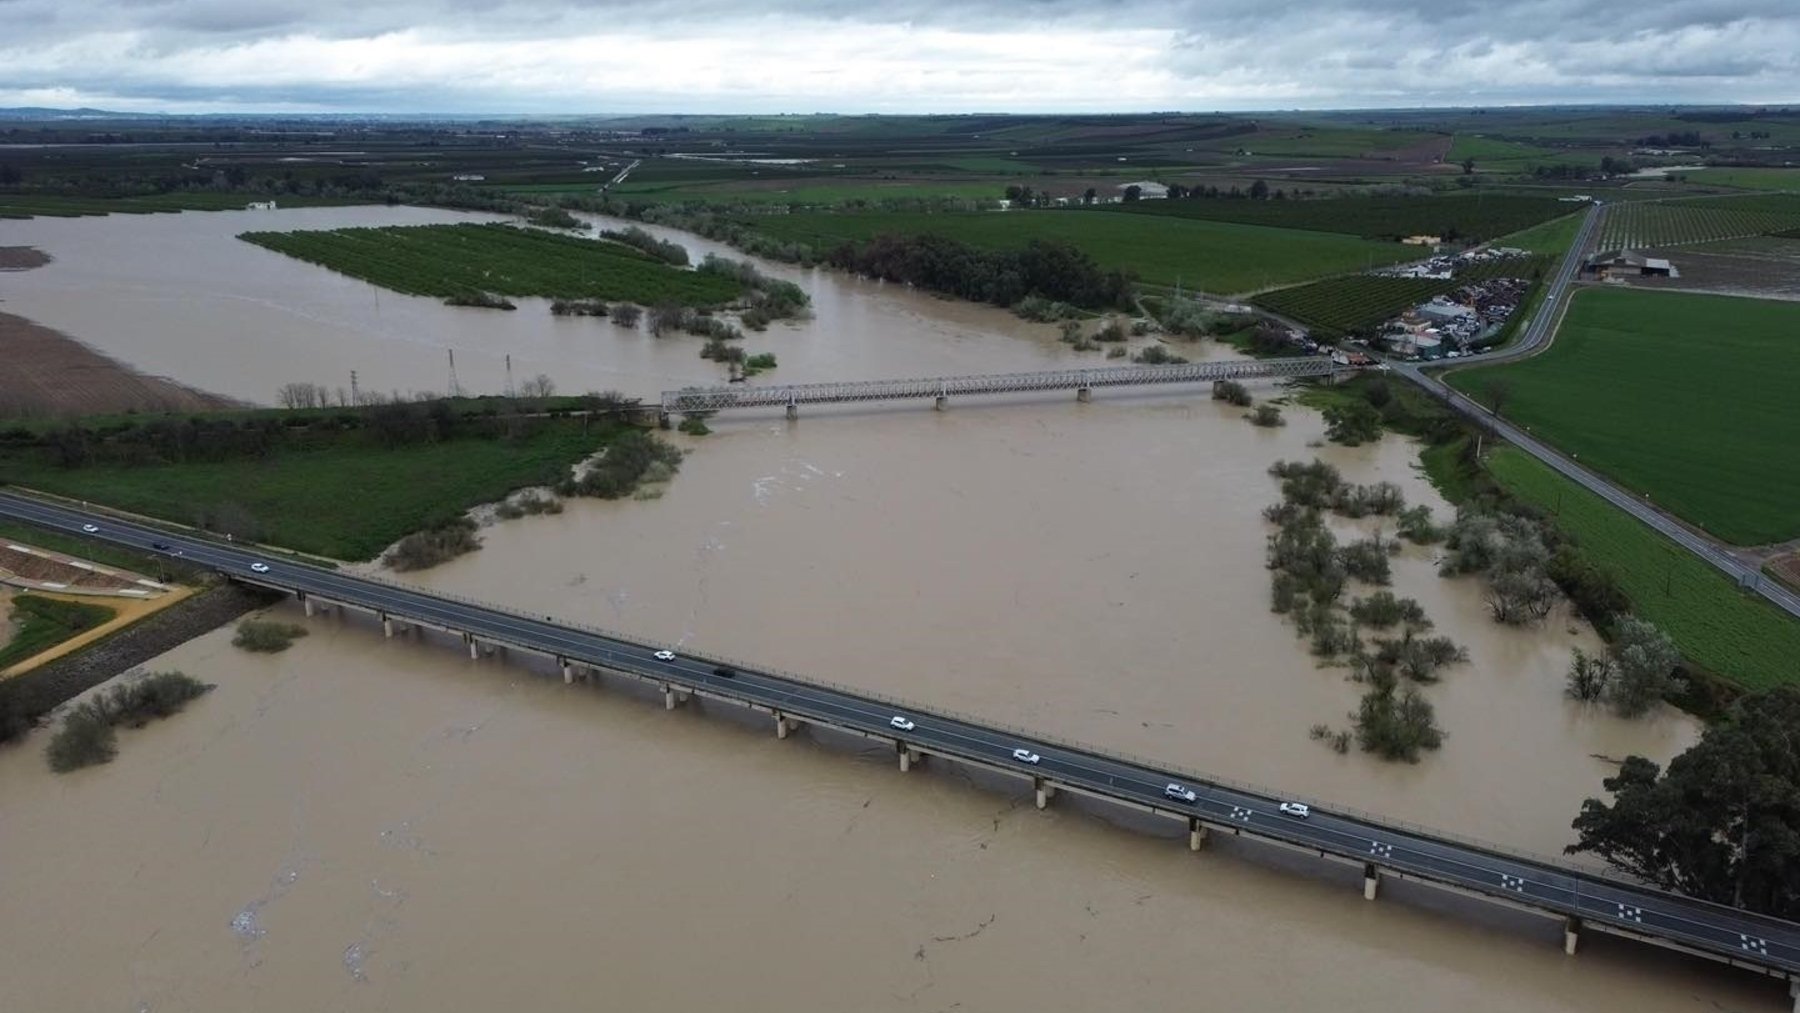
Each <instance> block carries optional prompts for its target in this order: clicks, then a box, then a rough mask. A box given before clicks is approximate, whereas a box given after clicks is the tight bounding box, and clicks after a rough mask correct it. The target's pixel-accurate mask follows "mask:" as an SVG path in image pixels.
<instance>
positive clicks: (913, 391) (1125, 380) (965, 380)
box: [661, 355, 1350, 425]
mask: <svg viewBox="0 0 1800 1013" xmlns="http://www.w3.org/2000/svg"><path fill="white" fill-rule="evenodd" d="M1349 368H1350V367H1348V366H1344V365H1340V364H1338V363H1334V362H1332V361H1331V359H1330V358H1329V357H1327V356H1323V355H1315V356H1307V357H1304V358H1289V359H1233V360H1230V361H1222V362H1192V363H1182V364H1180V365H1175V366H1102V367H1097V368H1093V369H1054V370H1047V371H1043V372H1036V373H988V374H984V375H977V376H937V377H925V378H920V379H913V380H852V381H848V382H844V383H803V384H789V385H786V386H775V387H754V386H747V385H744V384H737V385H733V386H727V387H684V388H682V389H681V390H666V391H663V395H662V415H661V420H662V422H663V423H664V424H665V425H666V424H667V423H668V420H669V416H671V415H680V414H684V413H687V412H721V411H731V410H734V409H741V408H779V407H785V408H786V409H787V417H788V418H790V419H791V418H797V417H799V414H800V406H801V405H803V404H848V403H850V402H853V401H905V400H924V399H929V400H931V401H932V402H934V404H935V406H936V407H938V408H943V407H946V406H947V405H948V404H949V403H950V398H952V397H962V396H970V395H976V394H1020V393H1026V392H1030V391H1041V390H1072V391H1074V392H1075V396H1076V398H1078V399H1079V400H1082V401H1086V400H1088V398H1089V397H1090V396H1091V395H1092V394H1093V391H1094V388H1096V387H1144V386H1149V385H1152V384H1161V383H1207V382H1214V383H1216V382H1218V381H1220V380H1263V379H1285V378H1288V377H1298V376H1330V375H1331V374H1332V373H1334V372H1337V371H1339V370H1347V369H1349Z"/></svg>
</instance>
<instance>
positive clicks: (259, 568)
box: [250, 563, 269, 573]
mask: <svg viewBox="0 0 1800 1013" xmlns="http://www.w3.org/2000/svg"><path fill="white" fill-rule="evenodd" d="M250 569H252V570H255V571H256V572H257V573H268V572H269V564H267V563H251V564H250Z"/></svg>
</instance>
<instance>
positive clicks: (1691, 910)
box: [0, 492, 1800, 974]
mask: <svg viewBox="0 0 1800 1013" xmlns="http://www.w3.org/2000/svg"><path fill="white" fill-rule="evenodd" d="M0 516H7V517H12V518H15V519H18V520H22V521H28V522H30V523H33V524H38V525H41V526H43V527H45V528H49V529H52V530H56V531H61V532H67V533H83V527H84V525H92V526H94V527H96V528H97V529H98V530H97V531H94V532H86V534H87V535H88V536H89V537H92V538H95V539H98V540H103V541H107V542H112V543H115V544H119V545H125V546H130V547H132V548H136V549H140V550H146V551H154V550H151V545H152V543H153V542H160V543H163V544H165V545H167V546H168V547H169V548H168V549H167V550H164V551H167V552H169V553H174V552H179V553H180V554H181V556H182V557H183V558H184V559H185V560H187V561H188V562H189V563H193V564H199V565H202V566H207V567H211V568H213V569H216V570H218V571H220V572H222V573H225V574H227V575H230V576H232V577H236V578H239V579H243V580H249V581H253V582H256V583H261V584H266V585H268V586H271V587H276V588H280V589H283V590H287V591H290V592H303V593H306V594H310V595H315V596H318V597H320V598H325V599H330V600H333V601H339V602H344V603H347V604H354V605H357V606H361V607H364V608H368V609H373V610H379V611H385V612H388V613H391V614H392V615H393V616H394V617H395V618H397V619H402V620H407V619H411V620H418V621H421V622H425V623H428V624H434V625H439V626H445V627H450V628H452V629H455V630H459V631H463V632H467V633H472V634H474V635H475V636H477V637H478V638H480V639H482V640H483V641H485V642H489V643H499V644H506V645H510V646H516V647H521V648H526V649H530V650H536V651H540V652H543V653H545V654H550V655H556V656H560V657H565V658H569V659H571V660H572V661H575V662H576V663H585V664H591V665H600V666H605V667H607V668H612V669H617V670H621V671H625V672H629V673H634V674H637V675H640V676H643V677H645V678H648V679H651V680H656V681H661V682H665V683H668V684H671V685H674V686H678V687H683V688H688V689H697V690H703V691H705V692H708V693H710V694H713V695H716V696H721V697H725V698H727V699H731V700H734V701H738V702H742V703H750V704H755V705H758V706H761V707H764V708H768V709H771V710H776V711H780V712H782V713H785V714H789V715H792V716H794V717H797V718H800V719H801V720H807V719H811V720H813V721H815V722H819V723H825V724H831V725H835V726H838V727H840V728H844V729H848V730H851V731H854V732H859V733H862V734H864V735H868V736H872V737H875V738H877V739H890V740H895V741H897V742H904V743H905V744H906V745H907V746H910V747H913V748H917V749H921V750H923V751H925V752H927V753H931V754H936V755H942V756H949V757H954V758H959V759H963V760H967V761H971V762H974V763H978V764H981V765H984V766H987V767H989V768H993V769H998V770H1002V771H1008V772H1012V773H1016V774H1019V775H1022V776H1026V777H1044V778H1047V779H1048V780H1050V781H1051V782H1053V783H1055V784H1058V785H1060V786H1065V787H1070V788H1076V789H1083V790H1086V791H1088V792H1092V793H1094V794H1097V795H1101V796H1104V797H1107V798H1111V799H1115V800H1119V801H1122V802H1125V803H1128V804H1132V805H1136V806H1138V807H1141V808H1146V809H1151V810H1154V811H1157V812H1162V813H1166V814H1170V815H1173V816H1178V817H1187V818H1198V819H1201V820H1203V821H1204V822H1206V823H1208V824H1211V825H1213V826H1215V827H1220V828H1225V829H1229V830H1231V831H1234V832H1237V833H1241V834H1249V835H1252V836H1257V837H1261V838H1265V839H1270V840H1274V841H1278V842H1281V843H1283V844H1287V845H1291V846H1295V847H1299V848H1301V849H1304V850H1308V851H1315V852H1318V853H1320V854H1327V855H1333V856H1337V857H1339V858H1344V859H1349V860H1351V861H1355V862H1365V863H1370V864H1373V865H1375V866H1378V867H1381V868H1383V869H1385V870H1389V871H1390V872H1397V873H1400V874H1403V875H1405V876H1408V877H1411V878H1420V879H1426V880H1431V881H1436V882H1440V883H1447V884H1451V885H1454V886H1458V887H1462V888H1465V889H1467V890H1471V891H1475V892H1477V893H1481V894H1485V895H1488V896H1492V897H1496V898H1501V899H1504V900H1508V901H1511V902H1514V903H1517V904H1523V905H1526V906H1530V907H1534V908H1538V909H1542V910H1546V911H1549V912H1553V913H1557V914H1563V915H1575V916H1578V917H1580V918H1581V919H1583V920H1584V921H1585V922H1587V923H1590V924H1594V923H1598V924H1603V925H1607V926H1612V927H1614V928H1618V929H1623V930H1627V931H1630V932H1633V933H1638V934H1641V935H1643V936H1646V937H1649V938H1653V939H1661V940H1665V941H1670V942H1674V943H1678V944H1681V945H1684V946H1688V947H1691V948H1694V949H1697V950H1701V951H1703V952H1706V953H1710V954H1714V955H1717V956H1721V957H1724V958H1726V959H1729V960H1732V961H1735V962H1741V963H1744V964H1748V965H1751V966H1754V967H1758V968H1762V969H1765V970H1773V971H1775V972H1777V973H1781V974H1787V973H1789V972H1792V973H1794V974H1800V925H1796V924H1794V923H1791V922H1785V921H1781V920H1779V919H1773V918H1766V917H1762V916H1758V915H1753V914H1750V913H1747V912H1743V911H1738V910H1735V909H1733V908H1728V907H1723V906H1720V905H1715V904H1709V903H1705V902H1703V901H1697V900H1692V899H1689V898H1685V897H1681V896H1678V895H1674V894H1670V893H1666V892H1663V891H1660V890H1656V889H1652V888H1648V887H1640V886H1634V885H1629V884H1626V883H1623V882H1620V881H1618V880H1614V879H1610V878H1606V877H1601V876H1596V875H1592V874H1589V873H1585V872H1581V871H1579V870H1576V869H1573V868H1571V867H1568V866H1564V865H1559V864H1555V863H1552V862H1547V861H1534V860H1531V859H1527V858H1523V857H1519V856H1515V855H1511V854H1507V853H1504V852H1501V851H1498V850H1494V849H1489V848H1484V847H1482V846H1480V845H1477V844H1472V843H1466V842H1461V841H1456V840H1452V839H1449V838H1447V837H1442V836H1437V835H1435V834H1433V833H1432V832H1430V831H1424V830H1416V829H1413V828H1403V827H1399V826H1395V825H1391V824H1386V823H1383V822H1382V821H1380V820H1379V819H1375V818H1365V817H1360V816H1353V815H1349V814H1343V813H1333V812H1332V811H1330V808H1329V807H1327V806H1321V805H1318V804H1315V805H1314V806H1313V815H1312V816H1311V817H1310V818H1307V819H1296V818H1293V817H1289V816H1285V815H1283V814H1281V812H1280V810H1279V805H1280V803H1281V801H1282V799H1281V798H1279V797H1277V796H1274V795H1272V794H1267V793H1263V792H1259V791H1256V790H1252V789H1248V788H1243V787H1237V786H1229V785H1226V784H1223V783H1217V782H1213V781H1209V780H1206V779H1204V778H1201V777H1198V776H1196V775H1193V774H1188V773H1179V772H1172V771H1170V770H1168V769H1165V768H1158V767H1155V766H1151V765H1148V764H1146V763H1144V762H1142V761H1134V760H1127V759H1123V758H1120V757H1114V756H1107V755H1105V754H1102V753H1098V752H1095V751H1092V750H1088V749H1084V748H1081V747H1077V746H1074V745H1072V744H1069V743H1063V742H1058V741H1054V740H1050V739H1046V738H1042V737H1039V736H1034V735H1031V734H1029V733H1025V732H1017V731H1012V730H1008V729H1004V728H999V727H995V726H992V725H988V724H983V723H979V722H976V721H972V720H968V719H961V718H955V717H951V716H949V715H946V714H940V713H936V712H933V711H930V710H928V709H925V708H919V707H912V706H908V705H904V704H900V703H896V702H891V701H887V700H883V699H880V698H877V697H875V696H872V695H869V694H866V693H859V692H855V691H851V690H847V689H842V688H836V687H831V686H825V685H820V684H818V683H813V682H810V681H805V680H801V679H799V678H797V677H794V676H791V675H783V674H777V673H774V672H767V671H758V670H756V669H753V668H748V667H745V666H743V665H741V664H738V663H736V662H725V664H729V665H730V666H731V667H732V669H733V670H734V671H735V673H736V674H735V675H733V676H730V677H727V676H721V675H719V674H716V672H715V667H716V666H717V665H719V664H721V662H720V661H718V660H715V659H707V658H700V657H695V656H683V655H678V656H677V657H676V658H675V660H674V661H670V662H663V661H659V660H657V659H656V657H655V652H656V651H658V650H660V649H663V648H664V647H665V646H666V645H659V644H654V643H645V642H639V641H632V640H626V639H623V638H620V637H618V636H614V635H611V634H607V633H603V632H600V631H597V630H589V629H584V628H580V627H572V626H569V625H566V624H561V623H557V622H554V621H552V620H550V619H549V618H548V617H545V618H541V619H540V618H538V617H535V616H527V615H522V614H519V613H516V612H512V611H509V610H505V609H502V608H497V607H494V606H491V605H484V604H480V603H476V602H469V601H462V600H458V599H455V598H450V597H445V596H441V595H434V594H427V593H425V592H422V591H418V590H413V589H410V588H405V587H400V586H396V585H391V584H387V583H384V582H381V581H376V580H370V579H365V578H362V577H356V576H351V575H348V574H344V573H339V572H336V571H332V570H326V569H321V568H318V567H314V566H309V565H305V564H302V563H297V562H294V561H292V560H289V559H287V558H285V557H280V556H272V555H268V554H264V553H259V552H256V551H254V550H250V549H245V548H241V547H238V546H233V545H229V544H222V543H219V542H215V541H212V540H210V539H207V538H200V537H195V536H192V535H189V534H181V533H174V532H171V531H165V530H161V529H157V528H151V527H147V526H144V525H141V524H135V523H129V522H125V521H121V520H118V519H115V518H112V517H108V516H102V515H99V514H94V513H87V512H83V511H80V510H75V509H71V508H69V507H65V506H60V505H53V504H49V503H44V502H40V501H37V500H33V499H28V498H24V497H20V496H17V495H14V494H11V493H3V492H0ZM253 563H262V564H263V565H265V566H267V567H268V568H269V569H268V572H266V573H258V572H255V571H254V570H252V568H251V566H252V564H253ZM895 717H903V718H905V719H906V720H909V721H911V722H912V723H913V726H914V727H913V728H912V729H910V730H907V731H900V730H896V729H895V728H894V727H893V726H892V725H891V723H890V722H891V721H892V719H894V718H895ZM1020 748H1023V749H1027V750H1029V751H1031V752H1033V753H1036V754H1037V755H1038V756H1039V757H1040V759H1039V762H1037V763H1035V764H1032V763H1026V762H1023V761H1020V760H1017V759H1014V757H1013V750H1015V749H1020ZM1172 783H1173V784H1180V785H1183V786H1185V787H1187V788H1191V789H1192V790H1193V791H1194V792H1195V794H1196V799H1195V801H1193V802H1192V803H1189V802H1186V801H1182V800H1177V799H1171V798H1169V797H1168V796H1167V795H1166V794H1165V789H1166V787H1167V786H1169V785H1171V784H1172ZM1520 790H1521V791H1528V790H1530V786H1529V785H1521V786H1520Z"/></svg>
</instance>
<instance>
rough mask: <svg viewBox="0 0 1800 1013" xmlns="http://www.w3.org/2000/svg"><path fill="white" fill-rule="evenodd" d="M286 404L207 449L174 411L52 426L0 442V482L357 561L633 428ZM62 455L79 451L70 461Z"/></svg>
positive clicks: (560, 471) (553, 477) (240, 424)
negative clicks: (297, 408) (99, 427)
mask: <svg viewBox="0 0 1800 1013" xmlns="http://www.w3.org/2000/svg"><path fill="white" fill-rule="evenodd" d="M292 414H293V415H296V416H300V417H302V418H300V419H296V420H295V421H301V422H302V424H299V425H288V424H287V422H288V420H287V418H286V417H287V416H289V415H290V413H286V412H281V411H267V412H260V413H252V414H251V416H249V417H248V418H243V417H242V416H241V413H240V417H239V420H238V421H223V420H222V421H220V422H219V423H218V424H217V425H216V426H212V427H204V426H203V427H199V428H200V431H201V432H202V433H203V434H205V435H203V436H202V437H201V438H202V439H205V440H207V441H208V442H209V443H211V444H212V445H213V446H214V447H215V448H217V449H213V450H211V451H204V450H199V449H194V446H193V444H192V443H191V442H190V441H189V437H186V436H183V435H182V433H183V431H184V427H183V426H182V425H181V424H173V425H174V429H173V430H172V432H165V431H163V430H153V429H152V426H153V425H154V423H145V424H142V425H140V426H139V427H136V428H133V429H127V430H125V431H122V432H120V431H90V430H76V431H74V432H71V431H70V430H59V431H57V432H55V433H52V434H48V435H46V436H44V437H43V438H42V439H41V440H38V441H36V442H32V443H27V444H5V445H0V481H7V482H12V483H16V484H19V485H23V486H28V487H32V488H38V489H42V490H44V491H46V492H52V493H56V494H59V495H63V496H69V497H73V498H77V499H84V500H90V501H93V502H96V503H104V504H106V505H108V506H112V507H116V508H118V509H122V510H127V511H131V512H134V513H141V514H146V515H149V516H152V517H160V518H163V519H166V520H170V521H175V522H178V523H182V524H197V525H199V526H203V527H207V528H210V529H211V530H215V531H222V532H223V531H229V532H232V533H233V534H235V535H236V536H237V537H240V538H254V539H258V540H261V541H266V542H270V543H273V544H277V545H282V546H286V547H288V548H292V549H297V550H300V551H302V552H309V553H314V554H318V555H322V556H328V557H331V558H335V559H349V560H366V559H373V558H374V557H375V556H377V555H379V554H380V552H381V551H382V550H383V549H384V548H386V547H387V546H388V545H389V544H391V543H393V542H395V541H397V540H398V539H400V538H401V537H402V536H404V535H406V534H408V533H410V532H413V531H417V530H419V529H421V528H426V527H430V526H432V525H433V524H435V523H439V522H441V521H443V520H445V519H447V518H450V517H454V516H456V515H459V514H461V513H462V512H463V511H464V510H466V509H468V508H469V507H472V506H476V505H478V504H481V503H487V502H492V501H495V500H498V499H500V498H502V497H504V496H505V495H506V494H507V493H509V492H512V491H513V490H516V489H519V488H522V487H525V486H532V485H554V484H556V483H557V482H558V481H559V480H561V479H562V478H564V477H566V475H567V474H568V469H569V467H570V465H572V464H574V463H575V462H576V461H579V460H581V459H582V458H584V457H587V456H588V455H590V454H593V453H594V452H595V451H598V450H600V449H601V448H603V447H609V446H613V445H615V444H619V443H621V442H632V443H635V442H636V441H641V440H643V439H644V438H645V436H644V434H643V433H642V432H641V431H640V430H637V429H635V428H633V427H631V426H629V425H626V424H624V423H623V422H619V421H610V420H601V419H585V418H575V417H523V416H516V415H515V416H504V415H501V416H486V415H475V416H453V415H450V414H449V413H448V411H447V410H445V411H438V410H437V409H436V408H428V407H426V406H413V405H405V406H384V407H383V408H381V409H372V410H358V409H352V410H349V411H346V412H338V413H335V414H332V415H321V414H318V413H304V412H303V413H292ZM396 419H398V422H397V423H396V421H395V420H396ZM384 420H385V421H384ZM396 425H398V426H400V428H396ZM165 437H166V438H165ZM202 446H205V444H202ZM183 448H187V449H183ZM70 454H77V455H79V457H78V458H77V459H76V460H75V462H74V463H69V462H70V458H69V456H68V455H70ZM33 540H35V541H39V542H41V541H42V539H36V538H34V539H33ZM80 548H81V549H85V548H87V546H85V545H83V546H81V547H80Z"/></svg>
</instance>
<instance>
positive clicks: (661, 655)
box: [651, 651, 675, 661]
mask: <svg viewBox="0 0 1800 1013" xmlns="http://www.w3.org/2000/svg"><path fill="white" fill-rule="evenodd" d="M651 657H653V658H655V659H656V660H657V661H674V660H675V652H674V651H657V652H656V653H655V654H652V655H651Z"/></svg>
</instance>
